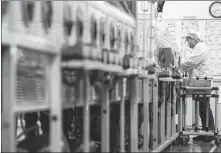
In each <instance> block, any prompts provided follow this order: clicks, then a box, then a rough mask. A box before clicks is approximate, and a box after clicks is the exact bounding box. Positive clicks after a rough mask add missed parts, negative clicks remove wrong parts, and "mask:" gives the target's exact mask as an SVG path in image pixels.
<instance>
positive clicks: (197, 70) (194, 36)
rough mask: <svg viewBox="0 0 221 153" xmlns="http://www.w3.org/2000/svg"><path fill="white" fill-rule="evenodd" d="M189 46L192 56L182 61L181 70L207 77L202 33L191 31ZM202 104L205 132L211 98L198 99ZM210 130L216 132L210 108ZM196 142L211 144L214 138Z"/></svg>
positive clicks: (207, 65)
mask: <svg viewBox="0 0 221 153" xmlns="http://www.w3.org/2000/svg"><path fill="white" fill-rule="evenodd" d="M186 41H187V43H188V46H189V47H190V48H191V49H192V51H191V54H190V56H189V57H188V58H187V59H182V61H181V68H182V69H183V70H184V71H188V72H189V75H190V77H206V76H208V75H209V72H210V67H209V54H208V50H207V48H206V46H205V45H204V43H203V40H202V38H201V37H200V33H199V32H198V31H196V30H190V31H189V32H188V34H187V36H186ZM197 100H198V101H200V102H199V104H200V118H201V122H202V128H203V130H205V129H206V106H207V105H209V98H208V97H207V98H199V99H197ZM208 123H209V130H214V129H215V127H214V119H213V114H212V110H211V109H210V106H209V122H208ZM193 140H194V141H205V142H211V141H212V140H213V136H197V137H194V138H193Z"/></svg>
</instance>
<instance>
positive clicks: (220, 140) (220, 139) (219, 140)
mask: <svg viewBox="0 0 221 153" xmlns="http://www.w3.org/2000/svg"><path fill="white" fill-rule="evenodd" d="M215 144H216V145H217V146H220V147H221V137H216V138H215Z"/></svg>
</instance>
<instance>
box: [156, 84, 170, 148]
mask: <svg viewBox="0 0 221 153" xmlns="http://www.w3.org/2000/svg"><path fill="white" fill-rule="evenodd" d="M170 130H171V129H170ZM157 146H158V82H157V81H156V80H153V150H155V149H157Z"/></svg>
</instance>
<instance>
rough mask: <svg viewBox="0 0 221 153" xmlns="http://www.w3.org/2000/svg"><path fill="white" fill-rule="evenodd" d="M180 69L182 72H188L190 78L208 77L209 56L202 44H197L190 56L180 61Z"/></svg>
mask: <svg viewBox="0 0 221 153" xmlns="http://www.w3.org/2000/svg"><path fill="white" fill-rule="evenodd" d="M181 68H182V69H183V70H184V71H189V73H190V77H206V76H208V75H209V73H210V63H209V54H208V50H207V48H206V46H205V45H204V44H203V43H202V42H198V43H197V44H196V46H195V47H194V48H193V51H192V53H191V54H190V56H189V57H188V58H187V59H183V60H182V61H181Z"/></svg>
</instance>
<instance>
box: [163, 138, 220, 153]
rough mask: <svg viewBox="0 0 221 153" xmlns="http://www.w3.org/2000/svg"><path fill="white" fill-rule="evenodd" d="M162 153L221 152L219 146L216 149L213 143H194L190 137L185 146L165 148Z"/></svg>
mask: <svg viewBox="0 0 221 153" xmlns="http://www.w3.org/2000/svg"><path fill="white" fill-rule="evenodd" d="M164 152H179V153H181V152H221V146H220V147H216V145H215V144H214V141H212V142H210V143H206V142H195V141H193V140H192V137H191V139H190V141H189V143H188V144H186V145H182V146H181V145H174V146H170V148H167V149H166V150H165V151H164Z"/></svg>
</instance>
